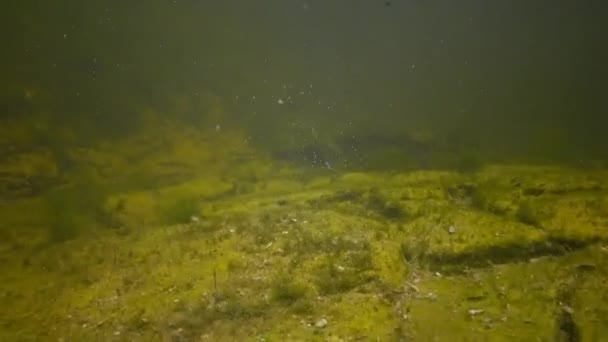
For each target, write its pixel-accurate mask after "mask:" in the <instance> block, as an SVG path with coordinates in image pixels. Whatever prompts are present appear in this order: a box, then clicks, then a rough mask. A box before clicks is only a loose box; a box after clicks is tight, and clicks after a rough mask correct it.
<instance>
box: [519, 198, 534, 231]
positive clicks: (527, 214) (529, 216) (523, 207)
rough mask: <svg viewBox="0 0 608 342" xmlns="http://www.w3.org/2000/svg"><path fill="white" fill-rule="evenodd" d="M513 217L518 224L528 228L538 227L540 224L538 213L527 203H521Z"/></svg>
mask: <svg viewBox="0 0 608 342" xmlns="http://www.w3.org/2000/svg"><path fill="white" fill-rule="evenodd" d="M515 217H516V218H517V220H518V221H519V222H521V223H524V224H527V225H530V226H538V225H539V224H540V218H539V216H538V213H537V211H536V210H535V208H534V207H533V206H532V204H531V203H530V202H529V201H523V202H521V203H520V204H519V206H518V207H517V211H516V212H515Z"/></svg>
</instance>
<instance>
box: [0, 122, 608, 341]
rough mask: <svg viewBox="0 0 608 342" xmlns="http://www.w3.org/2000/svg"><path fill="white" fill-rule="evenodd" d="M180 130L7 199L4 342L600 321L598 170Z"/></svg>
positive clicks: (597, 328) (485, 336)
mask: <svg viewBox="0 0 608 342" xmlns="http://www.w3.org/2000/svg"><path fill="white" fill-rule="evenodd" d="M178 128H179V127H176V126H172V125H168V126H166V127H164V128H162V129H157V130H153V131H151V132H148V134H142V135H141V136H133V137H129V138H128V139H126V140H125V141H117V142H115V143H106V144H101V145H100V146H97V147H91V148H86V149H75V150H73V151H71V156H72V158H73V159H74V162H75V163H79V165H80V167H79V168H75V169H74V170H80V171H78V172H81V171H82V170H88V172H89V173H88V176H87V178H86V179H87V180H88V181H87V182H83V181H82V179H84V178H82V177H81V178H78V179H80V181H78V182H75V181H72V182H70V181H66V182H63V183H62V184H61V185H56V186H54V187H51V188H50V189H48V190H47V191H46V192H44V194H46V195H38V194H37V193H35V192H32V193H31V194H30V195H28V196H22V197H19V199H15V200H12V201H11V202H4V203H3V206H1V207H0V215H1V216H2V218H3V225H4V226H3V229H2V230H1V232H0V233H1V234H2V236H1V237H2V239H1V240H0V261H2V263H1V266H0V267H1V269H2V272H1V273H0V304H1V307H2V309H0V340H11V341H12V340H25V341H27V340H82V341H88V340H104V341H122V340H129V341H153V340H157V341H158V340H161V341H191V340H217V341H225V340H250V341H260V340H265V341H285V340H293V341H326V340H329V341H333V340H335V341H341V340H372V341H375V340H381V341H385V340H414V341H427V340H440V341H443V340H446V341H447V340H449V341H454V340H456V341H463V340H489V341H513V340H568V339H571V338H575V337H576V336H578V338H580V339H581V340H590V341H592V340H593V341H595V340H601V339H602V338H604V337H605V336H606V335H607V334H608V320H607V318H606V317H608V312H607V310H606V309H605V306H606V304H607V303H608V297H607V296H606V294H605V293H606V291H604V287H605V284H606V281H607V279H608V230H607V229H608V202H607V201H606V194H607V189H608V181H607V180H608V173H606V172H604V171H601V170H595V171H592V172H591V171H589V172H583V171H581V170H570V169H564V168H558V167H541V166H536V167H532V166H514V165H485V166H484V167H483V168H482V167H481V165H477V164H475V165H474V166H475V167H468V166H467V167H466V168H465V169H466V170H464V171H466V172H461V171H463V170H460V171H454V172H452V171H445V170H444V171H433V170H427V171H408V172H391V173H384V172H380V171H374V172H350V173H349V172H338V171H336V170H329V169H327V170H315V172H314V173H313V174H310V173H303V172H304V171H300V170H298V169H296V168H294V167H292V166H290V165H288V164H284V163H279V162H275V161H273V160H271V159H269V158H268V157H267V156H266V155H264V154H261V153H259V152H256V151H254V150H252V149H251V148H250V147H249V146H247V145H244V144H243V143H242V136H240V135H239V134H238V133H235V132H228V133H226V135H223V136H214V135H213V134H215V133H216V132H215V131H213V132H203V133H200V134H201V135H199V133H197V132H196V131H195V130H192V129H191V128H184V130H183V131H182V130H180V129H178ZM142 142H148V143H150V144H153V146H154V147H153V148H152V147H146V148H144V146H146V145H145V144H144V143H142ZM130 144H134V145H135V146H136V147H134V148H133V149H129V148H127V146H130ZM217 146H221V148H219V147H217ZM137 149H141V150H137ZM226 156H228V157H226ZM133 158H136V159H137V160H138V163H129V162H128V160H133ZM45 165H47V164H45ZM48 165H53V163H52V162H51V163H49V164H48ZM87 165H89V166H91V165H93V166H94V167H89V168H87ZM43 169H44V170H47V171H44V172H43V171H40V172H42V173H45V172H46V174H48V175H49V177H47V178H48V179H51V178H53V177H56V176H57V173H56V169H54V168H53V167H48V168H46V166H45V167H44V168H40V169H35V170H43ZM32 170H34V169H32ZM30 174H31V175H34V174H35V173H30ZM31 177H35V176H31ZM71 179H75V178H74V177H68V178H67V180H71ZM133 179H138V181H133ZM27 213H40V215H27ZM34 216H35V217H34ZM61 227H67V228H61ZM49 232H50V239H51V240H52V241H53V243H52V244H49V243H47V242H48V240H49ZM64 234H67V235H64ZM49 327H52V328H49Z"/></svg>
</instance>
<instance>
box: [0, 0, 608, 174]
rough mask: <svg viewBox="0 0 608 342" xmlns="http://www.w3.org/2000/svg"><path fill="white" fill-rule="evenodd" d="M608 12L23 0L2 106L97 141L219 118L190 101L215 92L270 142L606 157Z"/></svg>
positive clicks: (566, 4)
mask: <svg viewBox="0 0 608 342" xmlns="http://www.w3.org/2000/svg"><path fill="white" fill-rule="evenodd" d="M605 7H606V6H604V5H602V2H600V1H480V0H476V1H419V0H391V1H376V0H348V1H347V0H335V1H320V0H267V1H245V0H240V1H236V0H226V1H204V0H198V1H197V0H175V1H169V0H162V1H161V0H150V1H116V0H108V1H94V2H91V1H74V0H60V1H33V0H27V1H13V2H10V3H6V4H3V5H2V11H1V12H2V15H1V17H2V20H0V25H1V32H2V35H3V39H2V53H0V73H1V74H2V75H3V76H2V83H1V85H0V89H1V91H0V109H1V114H0V115H2V116H3V117H22V118H26V120H27V119H29V118H31V120H36V118H37V115H39V114H40V113H45V115H47V116H50V117H51V118H52V123H53V125H56V126H57V127H59V126H69V127H76V128H77V129H76V131H77V132H78V133H79V135H78V139H81V140H82V142H83V143H87V142H92V141H94V140H95V139H98V138H103V137H106V138H107V137H111V136H119V135H123V134H128V133H129V132H131V131H133V130H134V129H136V128H137V127H138V125H139V124H140V120H141V112H142V109H143V108H146V107H153V108H155V109H156V110H157V111H159V112H163V113H166V115H167V116H168V118H172V119H179V120H182V119H183V120H188V121H190V122H192V123H194V124H201V125H203V124H207V125H208V124H209V122H208V121H205V120H204V118H203V117H204V116H206V115H211V114H210V113H208V112H206V108H208V106H207V104H205V100H204V99H203V100H200V101H198V100H196V99H197V98H199V97H201V98H203V96H202V95H201V94H214V96H217V97H218V98H219V99H221V102H222V105H223V106H224V108H225V109H226V113H227V114H226V115H225V116H224V117H222V122H218V124H221V125H222V127H231V126H238V127H239V128H241V129H245V130H247V131H248V134H250V135H251V136H252V140H253V141H254V142H256V143H258V144H259V145H260V146H262V147H276V146H289V145H290V144H293V143H294V142H293V139H294V137H299V138H298V139H300V141H299V142H297V143H305V141H306V140H307V139H308V140H310V141H313V140H315V139H318V140H322V141H329V140H335V139H336V138H337V137H340V136H353V135H356V136H391V137H393V136H404V135H421V136H431V137H433V140H436V141H437V140H441V141H443V142H444V144H448V145H449V144H461V145H463V146H466V148H469V147H470V148H471V149H475V151H477V152H478V153H480V155H482V156H483V157H484V158H486V159H488V160H490V159H501V160H508V159H525V160H532V159H542V160H555V161H568V162H573V161H574V162H580V161H583V162H584V161H586V160H598V159H599V160H606V159H607V158H608V154H607V152H606V151H607V149H606V147H608V134H606V129H607V127H608V115H607V114H608V113H607V108H608V106H607V104H606V99H605V97H604V95H605V90H606V85H605V82H606V75H608V70H607V69H608V67H607V63H606V61H607V60H608V53H607V47H606V46H607V44H605V39H606V38H605V36H606V32H608V31H607V30H606V26H607V25H606V24H605V19H606V12H605V11H604V8H605ZM31 89H35V90H36V92H35V94H36V95H35V96H29V95H28V91H30V92H31ZM24 94H25V95H24ZM176 99H181V101H187V102H188V103H190V105H189V106H186V107H187V108H186V109H183V108H182V110H180V109H179V108H178V106H176V105H175V103H176V101H177V100H176ZM197 101H198V102H197ZM178 102H179V101H178ZM281 102H282V103H281ZM50 135H51V137H50V138H49V137H47V140H48V139H50V140H52V139H53V138H52V134H50ZM290 139H292V140H290ZM58 144H61V142H58Z"/></svg>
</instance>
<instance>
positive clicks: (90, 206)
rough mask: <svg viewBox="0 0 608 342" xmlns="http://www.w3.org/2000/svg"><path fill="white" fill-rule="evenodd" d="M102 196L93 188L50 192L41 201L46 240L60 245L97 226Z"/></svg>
mask: <svg viewBox="0 0 608 342" xmlns="http://www.w3.org/2000/svg"><path fill="white" fill-rule="evenodd" d="M103 200H104V195H103V194H102V191H101V189H100V188H99V187H97V186H96V185H94V184H79V185H74V186H71V187H65V188H58V189H53V190H50V191H49V192H48V193H47V194H46V195H45V196H44V198H43V201H44V204H45V206H46V209H47V227H48V230H49V240H50V241H52V242H61V241H65V240H69V239H71V238H74V237H76V236H77V235H79V234H80V233H82V232H84V231H85V230H87V229H91V228H92V227H94V226H95V225H97V221H98V216H99V213H100V211H101V208H102V205H103Z"/></svg>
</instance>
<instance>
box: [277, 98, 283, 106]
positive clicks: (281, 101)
mask: <svg viewBox="0 0 608 342" xmlns="http://www.w3.org/2000/svg"><path fill="white" fill-rule="evenodd" d="M277 103H278V104H280V105H282V104H284V103H285V101H283V99H278V100H277Z"/></svg>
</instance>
